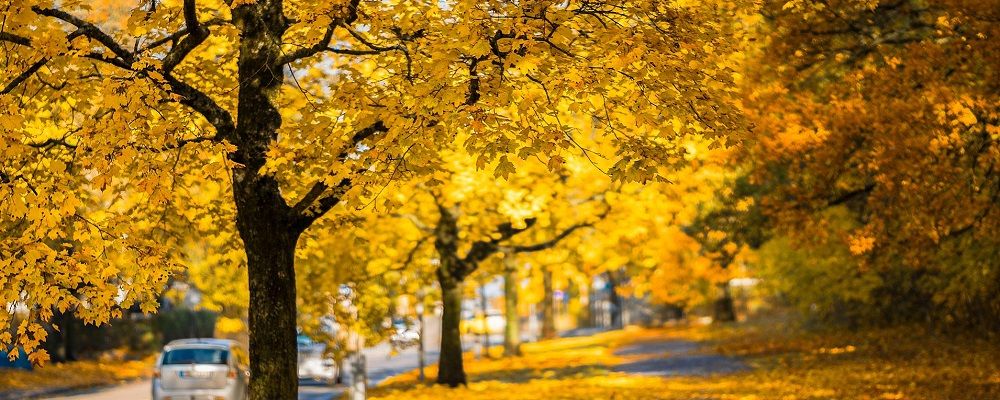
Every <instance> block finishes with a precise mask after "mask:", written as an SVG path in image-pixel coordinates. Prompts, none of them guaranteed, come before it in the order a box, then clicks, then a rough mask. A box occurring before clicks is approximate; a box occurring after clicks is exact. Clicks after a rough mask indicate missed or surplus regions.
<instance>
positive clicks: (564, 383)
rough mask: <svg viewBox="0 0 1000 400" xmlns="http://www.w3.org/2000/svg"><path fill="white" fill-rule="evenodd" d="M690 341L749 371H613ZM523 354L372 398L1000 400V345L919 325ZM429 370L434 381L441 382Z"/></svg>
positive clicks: (574, 344) (689, 332)
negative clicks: (654, 348)
mask: <svg viewBox="0 0 1000 400" xmlns="http://www.w3.org/2000/svg"><path fill="white" fill-rule="evenodd" d="M676 339H684V340H692V341H697V342H701V343H702V344H704V347H702V351H705V352H719V353H722V354H726V355H730V356H733V357H739V358H741V359H743V360H744V361H746V362H747V363H748V364H750V365H751V366H752V367H753V369H752V370H750V371H746V372H740V373H733V374H724V375H714V376H708V377H698V376H689V377H671V378H657V377H640V376H631V375H627V374H623V373H618V372H613V371H612V367H613V366H614V365H617V364H620V363H623V362H627V361H630V359H629V358H628V357H619V356H615V355H613V350H614V349H615V348H617V347H620V346H623V345H626V344H629V343H632V342H637V341H643V340H676ZM523 350H524V353H525V354H524V356H523V357H515V358H506V359H493V360H474V359H471V358H469V359H467V360H466V370H467V372H468V374H469V380H470V384H469V385H468V386H467V387H463V388H458V389H449V388H447V387H442V386H435V385H431V384H425V383H420V382H417V380H416V374H415V373H410V374H406V375H403V376H399V377H396V378H394V379H392V380H390V381H388V382H387V383H386V384H385V385H383V386H380V387H378V388H376V389H374V390H373V391H372V392H371V393H370V396H369V398H371V399H373V400H374V399H377V400H402V399H446V398H456V399H496V398H503V399H514V400H519V399H523V400H528V399H616V400H627V399H997V398H1000V343H997V341H996V340H995V338H987V337H979V336H976V335H972V334H958V335H955V334H951V335H942V334H936V333H933V332H928V331H925V330H922V329H917V328H894V329H877V330H864V331H858V332H845V331H823V332H810V331H805V330H800V329H792V328H789V327H788V326H786V325H767V324H757V325H734V326H713V327H704V326H690V327H680V328H670V329H630V330H625V331H617V332H608V333H604V334H600V335H596V336H592V337H585V338H567V339H557V340H551V341H546V342H541V343H533V344H528V345H525V346H524V349H523ZM435 375H436V372H435V371H433V370H431V371H429V372H428V376H431V377H433V376H435Z"/></svg>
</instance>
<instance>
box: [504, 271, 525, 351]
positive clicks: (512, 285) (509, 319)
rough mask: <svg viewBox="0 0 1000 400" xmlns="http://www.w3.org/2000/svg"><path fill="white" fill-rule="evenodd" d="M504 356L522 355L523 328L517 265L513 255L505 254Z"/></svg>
mask: <svg viewBox="0 0 1000 400" xmlns="http://www.w3.org/2000/svg"><path fill="white" fill-rule="evenodd" d="M503 263H504V270H503V304H504V321H505V326H504V329H503V354H504V355H505V356H508V357H511V356H519V355H521V328H520V324H519V322H520V321H518V315H517V264H516V263H515V260H514V256H513V254H510V253H508V254H505V255H504V258H503Z"/></svg>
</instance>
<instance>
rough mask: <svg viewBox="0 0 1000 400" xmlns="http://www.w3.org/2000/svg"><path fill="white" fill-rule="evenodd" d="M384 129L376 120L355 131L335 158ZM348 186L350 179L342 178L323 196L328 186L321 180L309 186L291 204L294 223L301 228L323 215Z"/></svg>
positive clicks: (342, 158)
mask: <svg viewBox="0 0 1000 400" xmlns="http://www.w3.org/2000/svg"><path fill="white" fill-rule="evenodd" d="M386 130H387V128H386V126H385V124H383V123H382V121H376V122H375V123H373V124H371V125H369V126H367V127H365V128H364V129H361V130H359V131H357V132H355V133H354V136H351V140H350V142H348V143H349V146H347V147H345V148H344V149H343V150H342V151H341V153H340V154H338V155H337V159H338V160H341V161H343V160H345V159H347V156H348V155H349V154H350V153H351V152H352V151H354V150H355V149H356V148H357V146H358V144H360V143H361V142H362V141H364V140H365V139H368V138H370V137H372V136H375V135H376V134H377V133H379V132H385V131H386ZM350 186H351V180H350V179H349V178H344V179H342V180H341V181H340V183H338V184H337V186H336V187H335V188H334V189H336V190H333V191H332V192H331V193H329V194H328V195H327V196H325V197H323V194H324V193H326V192H327V190H328V189H330V187H329V186H328V185H327V184H326V183H325V182H323V181H322V180H320V181H319V182H316V183H315V184H313V186H312V188H310V189H309V191H308V192H306V194H305V195H304V196H302V199H300V200H299V201H298V202H297V203H295V205H294V206H292V212H293V213H294V214H295V215H296V216H297V217H296V218H295V220H296V221H295V225H297V226H300V227H302V228H303V229H304V228H305V227H308V226H309V225H310V224H312V223H313V221H315V220H316V219H317V218H319V217H321V216H323V214H325V213H326V212H327V211H329V210H330V209H331V208H333V206H335V205H337V203H340V196H342V195H343V192H344V191H346V189H347V188H349V187H350ZM314 204H315V207H313V205H314ZM311 208H312V209H314V210H315V212H312V213H307V210H310V209H311Z"/></svg>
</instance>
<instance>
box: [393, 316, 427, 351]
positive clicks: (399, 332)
mask: <svg viewBox="0 0 1000 400" xmlns="http://www.w3.org/2000/svg"><path fill="white" fill-rule="evenodd" d="M392 325H393V330H394V332H393V333H392V336H390V337H389V341H390V342H391V343H392V347H396V348H407V347H410V346H416V345H417V344H418V343H420V332H419V331H417V330H416V329H414V328H413V327H411V326H410V325H409V324H407V323H406V321H402V320H401V321H396V322H394V323H393V324H392Z"/></svg>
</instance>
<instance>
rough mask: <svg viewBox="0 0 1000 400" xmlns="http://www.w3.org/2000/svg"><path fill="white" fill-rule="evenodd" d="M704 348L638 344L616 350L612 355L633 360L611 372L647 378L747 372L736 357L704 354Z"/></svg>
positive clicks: (668, 343)
mask: <svg viewBox="0 0 1000 400" xmlns="http://www.w3.org/2000/svg"><path fill="white" fill-rule="evenodd" d="M703 348H704V345H703V344H701V343H698V342H692V341H688V340H666V341H648V342H639V343H635V344H632V345H629V346H625V347H622V348H619V349H618V350H616V351H615V355H619V356H629V357H634V358H636V359H635V360H634V361H631V362H627V363H624V364H621V365H617V366H615V367H614V368H613V370H614V371H618V372H625V373H629V374H636V375H649V376H706V375H714V374H726V373H733V372H740V371H744V370H747V369H749V367H748V366H747V365H746V363H744V362H743V361H742V360H740V359H738V358H734V357H727V356H723V355H719V354H712V353H706V352H704V351H701V350H702V349H703Z"/></svg>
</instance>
